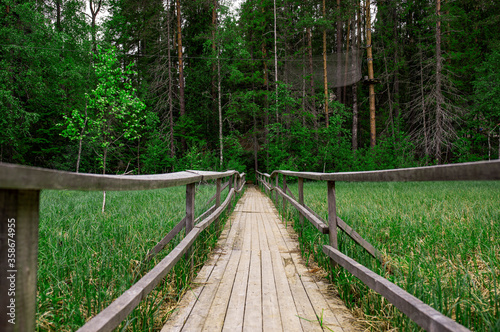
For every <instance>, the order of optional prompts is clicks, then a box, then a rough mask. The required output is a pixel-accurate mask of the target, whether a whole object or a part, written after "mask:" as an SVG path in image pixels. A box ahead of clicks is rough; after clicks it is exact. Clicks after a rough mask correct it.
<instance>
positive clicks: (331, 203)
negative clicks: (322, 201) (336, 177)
mask: <svg viewBox="0 0 500 332" xmlns="http://www.w3.org/2000/svg"><path fill="white" fill-rule="evenodd" d="M328 237H329V240H330V245H331V246H332V247H333V248H335V249H338V242H337V203H336V199H335V181H328ZM330 263H331V264H332V265H331V266H332V267H333V266H335V265H336V263H335V262H334V261H333V259H331V258H330Z"/></svg>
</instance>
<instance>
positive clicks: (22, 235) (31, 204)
mask: <svg viewBox="0 0 500 332" xmlns="http://www.w3.org/2000/svg"><path fill="white" fill-rule="evenodd" d="M39 202H40V191H38V190H5V189H0V218H1V219H0V255H1V257H0V269H1V270H0V277H1V280H2V281H1V282H0V285H1V286H0V292H1V293H0V294H1V296H0V303H1V309H0V313H1V316H0V330H1V331H6V332H10V331H34V330H35V312H36V280H37V279H36V274H37V259H38V220H39V216H38V214H39V212H38V210H39Z"/></svg>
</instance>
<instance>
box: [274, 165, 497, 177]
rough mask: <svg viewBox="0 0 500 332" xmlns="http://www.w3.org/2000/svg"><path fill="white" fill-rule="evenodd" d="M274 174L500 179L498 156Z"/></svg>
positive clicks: (278, 172) (275, 173)
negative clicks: (408, 165)
mask: <svg viewBox="0 0 500 332" xmlns="http://www.w3.org/2000/svg"><path fill="white" fill-rule="evenodd" d="M277 174H285V175H289V176H298V177H303V178H305V179H311V180H322V181H349V182H389V181H398V182H401V181H481V180H500V160H491V161H477V162H470V163H460V164H447V165H437V166H425V167H412V168H401V169H390V170H381V171H365V172H340V173H309V172H290V171H274V172H273V173H271V177H274V176H276V175H277Z"/></svg>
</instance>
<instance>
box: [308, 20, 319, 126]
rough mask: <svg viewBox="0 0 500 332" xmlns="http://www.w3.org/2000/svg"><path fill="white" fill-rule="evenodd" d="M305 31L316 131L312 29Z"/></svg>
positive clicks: (316, 115) (316, 116)
mask: <svg viewBox="0 0 500 332" xmlns="http://www.w3.org/2000/svg"><path fill="white" fill-rule="evenodd" d="M306 33H307V51H308V53H309V75H310V76H311V79H310V83H311V98H310V99H311V107H312V113H313V118H314V131H315V132H316V133H317V132H318V114H317V112H316V100H315V97H314V68H313V55H312V31H311V28H310V27H307V28H306Z"/></svg>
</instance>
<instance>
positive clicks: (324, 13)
mask: <svg viewBox="0 0 500 332" xmlns="http://www.w3.org/2000/svg"><path fill="white" fill-rule="evenodd" d="M323 19H325V20H326V4H325V0H323ZM323 82H324V87H325V120H326V128H328V123H329V121H328V120H329V119H328V75H327V72H326V28H323Z"/></svg>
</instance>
